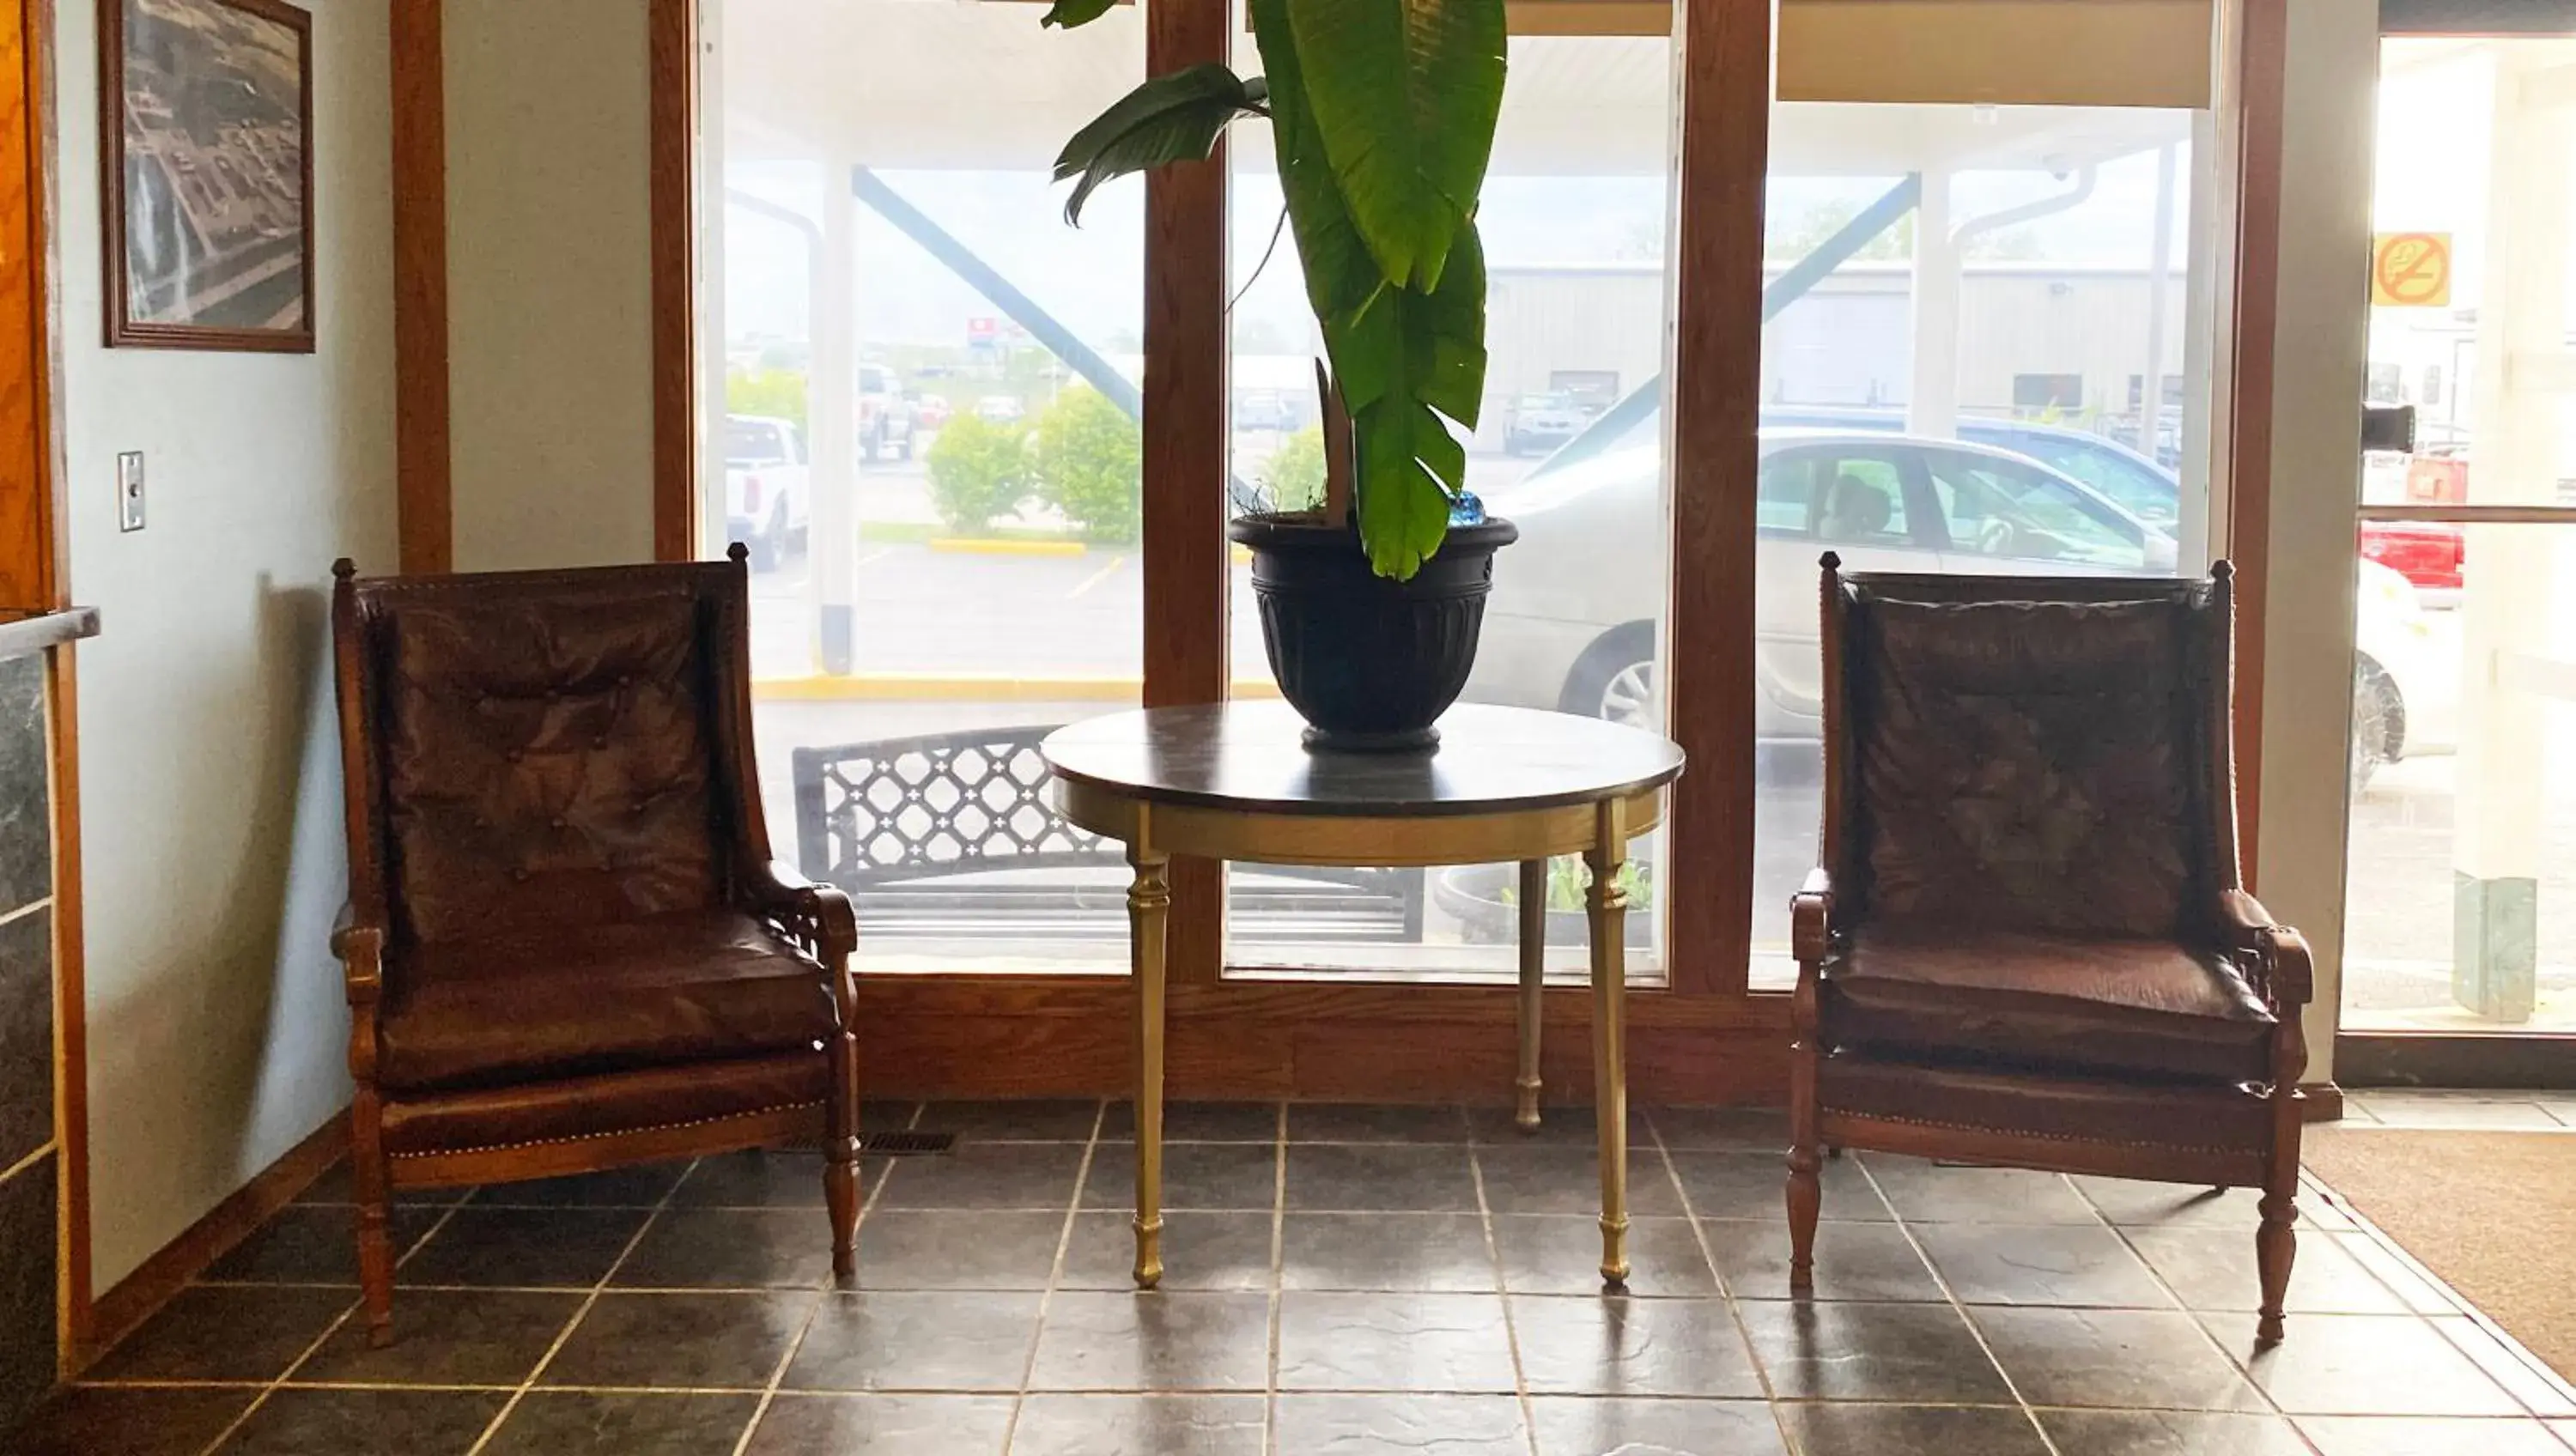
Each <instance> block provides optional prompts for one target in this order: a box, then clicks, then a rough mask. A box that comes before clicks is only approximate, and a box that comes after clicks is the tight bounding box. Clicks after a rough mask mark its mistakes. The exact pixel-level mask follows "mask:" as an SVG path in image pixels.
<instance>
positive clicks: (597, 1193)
mask: <svg viewBox="0 0 2576 1456" xmlns="http://www.w3.org/2000/svg"><path fill="white" fill-rule="evenodd" d="M688 1171H689V1163H688V1160H687V1159H685V1158H684V1159H681V1160H679V1161H677V1162H669V1163H641V1164H637V1165H636V1166H634V1167H631V1168H607V1169H603V1170H601V1171H600V1172H597V1173H575V1174H572V1175H571V1176H569V1177H564V1178H531V1179H529V1180H527V1181H526V1182H524V1183H487V1184H485V1185H484V1186H483V1187H482V1188H481V1189H479V1190H477V1191H476V1192H475V1194H474V1206H475V1207H477V1208H654V1207H658V1206H659V1205H660V1204H661V1202H662V1200H663V1199H665V1198H668V1197H669V1196H670V1194H671V1190H672V1189H673V1188H675V1187H678V1186H679V1182H680V1179H681V1178H682V1177H683V1176H684V1175H686V1174H687V1173H688Z"/></svg>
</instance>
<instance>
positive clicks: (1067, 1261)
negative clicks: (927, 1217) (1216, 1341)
mask: <svg viewBox="0 0 2576 1456" xmlns="http://www.w3.org/2000/svg"><path fill="white" fill-rule="evenodd" d="M1270 1223H1271V1216H1270V1214H1268V1213H1267V1212H1258V1213H1254V1212H1243V1213H1206V1212H1198V1211H1183V1212H1178V1213H1166V1214H1164V1215H1163V1282H1162V1285H1161V1287H1162V1288H1164V1289H1173V1290H1179V1289H1268V1288H1269V1287H1270ZM866 1237H867V1235H866V1232H865V1231H864V1230H862V1231H861V1233H860V1238H861V1239H862V1240H864V1239H865V1238H866ZM866 1258H867V1255H866V1253H865V1252H864V1250H863V1251H862V1252H861V1254H860V1260H861V1262H862V1264H864V1263H865V1261H866ZM863 1277H864V1276H863ZM1059 1284H1060V1287H1062V1288H1065V1289H1133V1288H1135V1287H1136V1226H1135V1221H1134V1216H1133V1215H1132V1214H1127V1213H1112V1212H1108V1211H1105V1210H1104V1211H1101V1212H1094V1213H1079V1214H1076V1215H1074V1219H1073V1235H1072V1238H1071V1239H1070V1241H1068V1242H1067V1243H1066V1245H1065V1250H1064V1273H1063V1277H1062V1279H1061V1280H1060V1281H1059Z"/></svg>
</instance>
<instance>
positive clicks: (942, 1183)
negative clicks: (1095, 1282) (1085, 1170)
mask: <svg viewBox="0 0 2576 1456" xmlns="http://www.w3.org/2000/svg"><path fill="white" fill-rule="evenodd" d="M1082 1154H1083V1146H1082V1144H1080V1143H963V1144H960V1145H959V1146H958V1148H957V1150H956V1151H955V1152H953V1153H940V1154H937V1155H935V1156H932V1157H917V1158H897V1159H894V1160H893V1162H892V1164H891V1166H889V1167H888V1168H887V1170H886V1172H885V1174H884V1179H885V1181H884V1183H883V1184H882V1185H881V1186H880V1187H879V1188H878V1190H877V1196H876V1206H877V1207H879V1208H974V1209H985V1208H1021V1209H1054V1210H1055V1211H1057V1212H1058V1213H1061V1212H1063V1211H1064V1210H1066V1209H1068V1208H1071V1207H1072V1206H1073V1184H1074V1178H1075V1176H1076V1175H1078V1174H1079V1173H1080V1172H1081V1171H1082Z"/></svg>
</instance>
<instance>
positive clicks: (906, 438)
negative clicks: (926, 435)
mask: <svg viewBox="0 0 2576 1456" xmlns="http://www.w3.org/2000/svg"><path fill="white" fill-rule="evenodd" d="M894 458H896V459H897V460H909V459H911V458H912V431H910V430H906V431H904V432H903V443H902V444H900V445H897V446H895V447H894Z"/></svg>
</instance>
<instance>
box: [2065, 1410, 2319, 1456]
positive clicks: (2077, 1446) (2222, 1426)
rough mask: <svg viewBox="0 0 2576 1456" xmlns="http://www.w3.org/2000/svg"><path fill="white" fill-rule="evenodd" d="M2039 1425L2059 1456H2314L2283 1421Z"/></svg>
mask: <svg viewBox="0 0 2576 1456" xmlns="http://www.w3.org/2000/svg"><path fill="white" fill-rule="evenodd" d="M2039 1423H2040V1424H2041V1425H2043V1426H2046V1427H2047V1428H2048V1435H2049V1439H2051V1440H2053V1441H2055V1442H2056V1443H2057V1450H2058V1456H2310V1452H2309V1450H2308V1446H2307V1443H2306V1442H2305V1441H2302V1440H2300V1439H2299V1433H2298V1432H2297V1431H2296V1430H2295V1429H2293V1428H2292V1427H2291V1425H2290V1423H2289V1422H2288V1421H2286V1420H2283V1419H2282V1418H2281V1417H2279V1416H2270V1415H2214V1414H2210V1413H2207V1412H2200V1411H2108V1410H2044V1411H2041V1412H2039Z"/></svg>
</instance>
